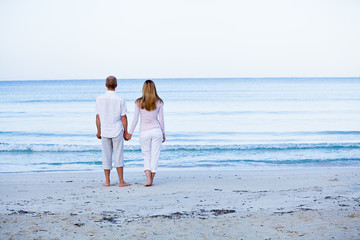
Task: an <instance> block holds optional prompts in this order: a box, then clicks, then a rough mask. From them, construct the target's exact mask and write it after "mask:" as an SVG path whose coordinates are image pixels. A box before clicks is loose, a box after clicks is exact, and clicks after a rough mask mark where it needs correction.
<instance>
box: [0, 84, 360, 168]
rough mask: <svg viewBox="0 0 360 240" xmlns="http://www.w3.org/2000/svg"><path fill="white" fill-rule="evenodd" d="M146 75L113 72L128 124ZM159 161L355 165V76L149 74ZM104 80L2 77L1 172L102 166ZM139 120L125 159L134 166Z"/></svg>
mask: <svg viewBox="0 0 360 240" xmlns="http://www.w3.org/2000/svg"><path fill="white" fill-rule="evenodd" d="M145 80H146V79H118V88H117V89H116V92H117V93H118V94H119V95H121V96H123V97H124V98H125V99H126V104H127V108H128V115H127V116H128V120H129V125H130V124H131V122H132V118H133V113H134V101H135V99H136V98H138V97H140V96H141V89H142V84H143V82H144V81H145ZM153 80H154V82H155V83H156V86H157V90H158V93H159V96H160V97H161V98H162V99H163V100H164V103H165V104H164V114H165V128H166V137H167V139H166V142H165V143H164V144H163V147H162V152H161V154H160V161H159V170H160V171H161V170H162V169H173V170H176V169H180V168H181V169H184V168H185V169H189V170H191V169H254V168H257V169H258V168H289V167H291V168H294V167H309V166H311V167H317V166H350V167H351V166H360V78H249V79H245V78H239V79H235V78H232V79H196V78H194V79H153ZM104 81H105V80H51V81H0V96H1V101H0V172H1V173H10V172H15V173H20V172H53V171H102V167H101V147H100V144H101V143H100V140H98V139H97V138H96V136H95V134H96V125H95V99H96V97H97V96H98V95H100V94H102V93H104V92H105V91H106V88H105V82H104ZM138 128H139V126H137V130H136V131H135V134H134V136H133V138H132V140H131V141H128V142H125V151H124V156H125V167H126V169H128V170H141V171H142V167H143V159H142V156H141V151H140V147H139V138H138V136H139V134H138Z"/></svg>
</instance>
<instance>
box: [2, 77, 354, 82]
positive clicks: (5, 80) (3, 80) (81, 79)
mask: <svg viewBox="0 0 360 240" xmlns="http://www.w3.org/2000/svg"><path fill="white" fill-rule="evenodd" d="M306 78H315V79H325V78H327V79H335V78H355V79H356V78H359V79H360V76H358V77H355V76H353V77H184V78H182V77H161V78H156V77H154V78H118V77H117V79H123V80H143V79H158V80H162V79H169V80H170V79H306ZM105 79H106V78H67V79H22V80H19V79H12V80H7V79H0V82H23V81H84V80H94V81H95V80H105Z"/></svg>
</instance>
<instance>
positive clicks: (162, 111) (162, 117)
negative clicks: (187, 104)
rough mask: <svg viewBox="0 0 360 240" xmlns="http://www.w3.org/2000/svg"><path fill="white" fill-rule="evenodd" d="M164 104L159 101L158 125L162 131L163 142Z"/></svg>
mask: <svg viewBox="0 0 360 240" xmlns="http://www.w3.org/2000/svg"><path fill="white" fill-rule="evenodd" d="M163 109H164V104H163V103H161V104H160V106H159V122H160V127H161V131H162V133H163V142H165V139H166V138H165V121H164V110H163Z"/></svg>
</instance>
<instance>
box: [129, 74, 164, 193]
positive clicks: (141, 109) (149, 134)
mask: <svg viewBox="0 0 360 240" xmlns="http://www.w3.org/2000/svg"><path fill="white" fill-rule="evenodd" d="M163 105H164V102H163V100H162V99H161V98H160V97H159V96H158V95H157V92H156V87H155V83H154V82H153V81H151V80H146V81H145V82H144V85H143V89H142V97H141V98H138V99H137V100H136V101H135V113H134V119H133V122H132V125H131V128H130V131H129V134H128V135H127V137H126V139H127V140H130V139H131V137H132V134H133V133H134V130H135V127H136V124H137V122H138V120H139V114H140V115H141V120H140V145H141V152H142V155H143V158H144V168H145V175H146V184H145V186H146V187H149V186H152V184H153V181H154V177H155V174H156V172H157V167H158V161H159V155H160V147H161V144H162V143H163V142H165V127H164V114H163Z"/></svg>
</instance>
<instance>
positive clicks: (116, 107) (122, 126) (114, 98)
mask: <svg viewBox="0 0 360 240" xmlns="http://www.w3.org/2000/svg"><path fill="white" fill-rule="evenodd" d="M105 86H106V88H107V91H106V93H105V94H103V95H100V96H98V97H97V98H96V127H97V134H96V136H97V138H98V139H101V145H102V165H103V169H104V173H105V184H104V186H106V187H109V186H110V170H111V169H112V155H113V152H114V167H115V168H116V170H117V173H118V176H119V186H120V187H126V186H130V184H127V183H126V182H125V181H124V177H123V168H124V153H123V146H124V136H125V135H126V134H127V125H128V122H127V117H126V113H127V108H126V103H125V100H124V99H123V98H122V97H120V96H118V95H117V94H116V93H115V88H116V87H117V80H116V78H115V77H114V76H109V77H108V78H106V84H105Z"/></svg>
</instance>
